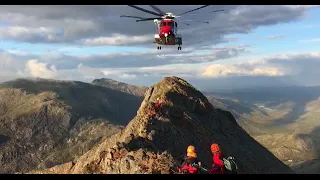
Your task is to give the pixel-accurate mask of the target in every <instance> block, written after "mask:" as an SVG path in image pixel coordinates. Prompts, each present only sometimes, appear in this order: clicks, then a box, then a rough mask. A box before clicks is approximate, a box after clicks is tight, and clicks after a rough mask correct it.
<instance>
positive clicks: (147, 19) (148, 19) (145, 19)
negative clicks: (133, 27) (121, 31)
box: [136, 18, 162, 22]
mask: <svg viewBox="0 0 320 180" xmlns="http://www.w3.org/2000/svg"><path fill="white" fill-rule="evenodd" d="M154 19H162V18H144V19H139V20H136V22H140V21H151V20H154Z"/></svg>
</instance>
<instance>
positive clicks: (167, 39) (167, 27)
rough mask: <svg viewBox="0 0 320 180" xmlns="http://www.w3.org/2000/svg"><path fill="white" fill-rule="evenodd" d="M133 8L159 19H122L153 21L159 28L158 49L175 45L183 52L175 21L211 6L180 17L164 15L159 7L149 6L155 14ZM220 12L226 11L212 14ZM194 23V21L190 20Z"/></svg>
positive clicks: (139, 8) (156, 41) (136, 7)
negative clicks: (162, 46)
mask: <svg viewBox="0 0 320 180" xmlns="http://www.w3.org/2000/svg"><path fill="white" fill-rule="evenodd" d="M128 6H130V7H132V8H135V9H138V10H140V11H143V12H146V13H149V14H152V15H155V16H157V17H152V18H143V17H138V16H127V15H122V16H120V17H127V18H135V19H138V20H136V22H140V21H151V20H153V21H154V23H155V24H156V26H157V31H158V34H155V35H154V39H155V42H154V43H156V44H157V49H158V50H161V45H169V46H174V45H178V50H181V45H182V37H181V35H180V34H178V23H177V22H176V21H174V19H176V18H178V17H181V16H182V15H184V14H187V13H190V12H193V11H196V10H199V9H202V8H205V7H207V6H210V5H204V6H201V7H198V8H195V9H192V10H189V11H186V12H184V13H180V14H178V15H174V14H172V13H170V12H168V13H164V12H163V11H162V10H160V9H159V8H158V7H157V6H155V5H149V6H151V8H152V9H154V10H155V11H157V12H153V11H149V10H147V9H143V8H141V7H138V6H134V5H128ZM218 11H224V10H223V9H222V10H215V11H212V12H218ZM189 21H192V20H189ZM195 22H200V23H207V24H209V22H202V21H195ZM183 24H185V25H190V24H188V23H183Z"/></svg>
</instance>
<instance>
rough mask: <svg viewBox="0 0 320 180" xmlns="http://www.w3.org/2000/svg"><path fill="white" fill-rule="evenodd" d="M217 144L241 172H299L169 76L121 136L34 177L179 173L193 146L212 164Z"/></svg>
mask: <svg viewBox="0 0 320 180" xmlns="http://www.w3.org/2000/svg"><path fill="white" fill-rule="evenodd" d="M158 98H159V99H160V101H161V102H162V108H161V109H160V112H158V111H156V112H158V114H159V115H160V117H159V118H158V119H157V120H154V121H151V120H149V118H148V115H149V113H150V111H154V110H155V103H156V101H157V99H158ZM212 143H218V144H219V145H220V146H221V149H222V151H223V152H224V154H225V155H226V156H228V155H232V156H233V157H235V160H236V162H237V164H238V166H239V173H249V174H256V173H285V174H286V173H293V171H292V170H291V169H290V168H289V167H288V166H286V165H285V164H283V163H282V162H281V161H280V160H278V159H277V158H276V157H275V156H274V155H273V154H272V153H270V152H269V151H268V150H267V149H266V148H264V147H263V146H262V145H260V144H259V143H258V142H257V141H255V140H254V139H253V138H252V137H250V136H249V135H248V134H247V133H246V132H245V131H244V130H243V129H242V128H241V127H240V126H239V125H238V123H237V122H236V120H235V119H234V117H233V116H232V114H231V113H230V112H228V111H224V110H220V109H216V108H214V107H213V106H212V105H211V104H210V103H209V102H208V100H207V98H206V97H205V96H204V95H203V94H202V93H201V92H200V91H198V90H197V89H196V88H194V87H193V86H192V85H190V84H189V83H188V82H186V81H185V80H183V79H181V78H178V77H166V78H164V79H162V80H161V81H160V82H159V83H157V84H155V85H153V86H151V87H150V88H149V89H148V91H147V92H146V94H145V98H144V100H143V102H142V104H141V106H140V108H139V110H138V111H137V115H136V116H135V117H134V118H133V119H132V120H131V121H130V122H129V124H128V125H127V126H126V128H124V129H123V130H121V131H120V132H119V133H117V134H114V135H112V136H111V137H109V138H107V139H106V140H104V141H103V142H102V143H100V144H98V145H96V146H95V147H93V148H92V149H91V150H89V151H88V152H87V153H85V154H84V155H82V156H80V157H79V158H76V159H75V160H74V161H72V162H68V163H65V164H61V165H58V166H54V167H52V168H49V169H45V170H37V171H31V172H29V173H59V174H61V173H80V174H81V173H84V174H85V173H97V174H119V173H120V174H150V173H162V174H167V173H174V172H173V169H174V167H175V165H176V164H177V162H178V161H179V157H181V155H183V154H184V153H185V152H186V148H187V146H188V145H194V146H195V147H196V151H197V154H198V158H199V159H200V160H201V161H202V162H203V163H204V164H205V165H206V166H211V165H212V155H211V152H210V145H211V144H212Z"/></svg>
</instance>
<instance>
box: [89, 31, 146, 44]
mask: <svg viewBox="0 0 320 180" xmlns="http://www.w3.org/2000/svg"><path fill="white" fill-rule="evenodd" d="M148 41H150V43H152V36H151V35H144V36H129V35H121V34H114V35H112V36H111V37H97V38H91V39H85V40H83V44H84V45H87V46H102V45H113V46H118V45H130V44H138V43H145V42H148Z"/></svg>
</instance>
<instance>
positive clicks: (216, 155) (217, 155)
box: [209, 144, 225, 174]
mask: <svg viewBox="0 0 320 180" xmlns="http://www.w3.org/2000/svg"><path fill="white" fill-rule="evenodd" d="M210 149H211V152H212V154H213V158H212V160H213V165H212V167H211V169H210V172H209V174H225V167H224V163H223V160H222V159H223V158H224V155H223V153H222V152H221V150H220V147H219V145H218V144H211V148H210Z"/></svg>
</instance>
